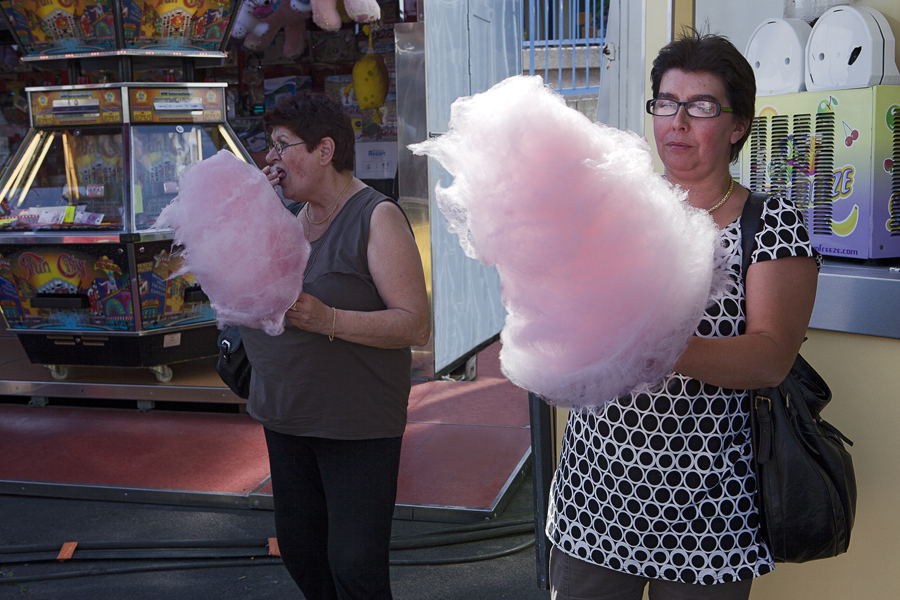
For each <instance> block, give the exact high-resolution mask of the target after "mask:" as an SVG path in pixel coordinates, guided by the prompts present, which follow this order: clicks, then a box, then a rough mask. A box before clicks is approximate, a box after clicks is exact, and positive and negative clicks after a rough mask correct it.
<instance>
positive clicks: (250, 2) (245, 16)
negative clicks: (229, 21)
mask: <svg viewBox="0 0 900 600" xmlns="http://www.w3.org/2000/svg"><path fill="white" fill-rule="evenodd" d="M268 4H269V2H268V0H244V2H243V3H242V4H241V7H240V8H239V9H238V13H237V17H235V21H234V27H233V28H232V29H231V37H233V38H234V39H236V40H242V39H244V38H245V37H247V36H248V35H249V34H251V33H252V34H254V35H264V34H265V33H266V31H268V30H269V24H268V23H263V22H262V21H260V19H259V17H257V16H256V14H255V13H256V11H257V9H260V8H262V7H265V6H268Z"/></svg>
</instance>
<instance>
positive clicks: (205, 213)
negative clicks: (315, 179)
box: [156, 150, 310, 335]
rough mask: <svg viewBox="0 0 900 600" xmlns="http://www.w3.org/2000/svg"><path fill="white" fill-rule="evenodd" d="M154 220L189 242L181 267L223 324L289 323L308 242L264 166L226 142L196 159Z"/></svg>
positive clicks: (268, 327)
mask: <svg viewBox="0 0 900 600" xmlns="http://www.w3.org/2000/svg"><path fill="white" fill-rule="evenodd" d="M156 228H157V229H174V230H175V243H176V244H180V245H183V246H184V251H183V252H182V254H181V256H182V259H183V261H182V265H181V268H180V269H179V270H178V271H177V273H176V274H181V273H192V274H193V275H194V277H196V278H197V281H198V282H199V283H200V286H201V287H202V288H203V291H204V292H205V293H206V295H207V296H208V297H209V301H210V306H211V307H212V308H213V310H214V311H215V312H216V322H217V324H218V326H219V328H224V327H225V326H227V325H245V326H247V327H253V328H256V329H262V330H263V331H265V332H266V333H268V334H269V335H278V334H280V333H281V332H282V331H284V314H285V312H286V311H287V310H288V308H290V307H291V305H292V304H293V303H294V301H295V300H296V299H297V297H298V296H299V295H300V292H301V291H302V289H303V271H304V269H305V268H306V262H307V260H308V259H309V251H310V247H309V242H308V241H307V240H306V237H305V235H304V232H303V225H302V224H301V223H300V221H299V220H297V219H296V218H295V217H294V216H293V215H292V214H291V213H290V211H288V210H285V208H284V205H283V204H282V203H281V200H280V199H279V198H278V195H277V194H276V193H275V190H273V189H272V186H271V184H269V182H268V180H267V179H266V176H265V175H263V174H262V172H261V171H260V170H259V169H257V168H256V167H255V166H253V165H249V164H247V163H245V162H244V161H242V160H240V159H239V158H237V157H236V156H234V154H232V153H231V152H229V151H228V150H221V151H219V153H218V154H216V155H215V156H212V157H210V158H208V159H206V160H204V161H201V162H198V163H194V164H193V165H191V166H190V167H189V168H188V169H187V170H186V171H185V172H184V175H182V177H181V179H180V181H179V192H178V195H177V196H176V197H175V198H174V199H173V200H172V202H171V203H170V204H169V205H168V206H167V207H166V208H164V209H163V211H162V212H161V213H160V215H159V219H158V220H157V225H156Z"/></svg>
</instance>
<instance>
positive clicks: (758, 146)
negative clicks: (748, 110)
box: [750, 117, 769, 193]
mask: <svg viewBox="0 0 900 600" xmlns="http://www.w3.org/2000/svg"><path fill="white" fill-rule="evenodd" d="M768 122H769V121H768V119H766V118H765V117H756V118H755V119H753V125H752V129H751V131H750V189H751V190H753V191H754V192H762V193H767V192H768V191H769V190H768V188H767V187H766V163H767V162H768V157H767V156H766V154H767V153H766V148H767V147H768V145H769V144H768V142H769V130H768Z"/></svg>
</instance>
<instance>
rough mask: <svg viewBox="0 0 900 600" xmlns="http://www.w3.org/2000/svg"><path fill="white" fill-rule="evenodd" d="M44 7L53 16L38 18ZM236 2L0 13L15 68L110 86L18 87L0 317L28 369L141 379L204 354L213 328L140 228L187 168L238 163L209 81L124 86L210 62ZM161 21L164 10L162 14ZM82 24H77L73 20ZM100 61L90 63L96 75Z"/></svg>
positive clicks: (5, 184)
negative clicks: (72, 369)
mask: <svg viewBox="0 0 900 600" xmlns="http://www.w3.org/2000/svg"><path fill="white" fill-rule="evenodd" d="M51 5H52V10H51ZM236 6H237V3H236V2H235V3H231V4H227V3H226V4H221V3H219V2H217V1H215V0H201V1H200V2H195V3H191V2H180V1H176V2H171V3H170V2H165V3H155V2H150V1H147V2H144V3H141V2H132V1H130V0H126V1H120V0H98V1H96V2H82V3H71V4H67V3H63V2H59V3H57V2H49V3H48V2H47V1H46V0H11V1H3V2H0V9H2V12H3V13H4V16H5V17H6V18H7V19H8V21H9V22H10V24H11V26H12V27H11V28H12V29H13V31H14V32H15V35H16V36H17V38H18V41H19V42H20V43H21V47H22V49H23V51H24V52H25V57H24V58H23V60H33V61H36V62H37V63H38V64H40V65H41V66H43V65H44V64H47V65H50V64H58V63H59V60H60V59H62V60H64V61H65V62H66V64H67V66H68V68H69V72H70V74H71V75H70V79H72V78H76V79H78V80H80V81H85V79H84V78H83V77H82V76H81V75H80V72H81V71H80V69H81V68H83V67H84V66H85V65H91V64H96V65H98V66H99V67H100V68H103V67H111V69H110V71H113V72H115V71H116V70H117V71H118V74H119V76H120V78H121V79H122V81H123V83H103V84H81V85H68V86H57V87H39V88H29V89H28V90H27V93H28V103H29V112H30V120H31V130H30V131H29V133H28V135H27V137H26V139H25V140H24V141H23V143H22V145H21V147H20V149H19V151H18V153H17V155H16V156H15V157H14V159H13V163H11V167H10V168H9V169H7V171H6V173H5V174H4V177H3V179H2V180H0V308H2V312H3V316H4V318H5V321H6V324H7V329H8V330H9V331H10V332H13V333H15V334H16V336H17V337H18V338H19V340H20V342H21V343H22V346H23V348H24V349H25V352H26V354H27V355H28V358H29V360H30V361H31V362H33V363H36V364H43V365H46V366H48V367H49V368H50V370H51V373H52V375H53V377H54V378H56V379H65V378H66V377H67V375H68V367H69V366H72V365H92V366H109V367H144V368H150V370H151V371H153V372H154V373H155V375H156V377H157V379H158V380H159V381H162V382H166V381H169V380H171V378H172V370H171V368H170V367H169V365H170V364H171V363H176V362H180V361H186V360H191V359H196V358H201V357H205V356H213V355H214V354H215V353H216V343H215V342H216V337H217V335H218V330H217V329H216V326H215V315H214V313H213V311H212V310H211V308H210V306H209V302H208V299H207V298H206V296H205V294H203V291H202V289H200V287H199V285H198V284H197V282H196V280H195V279H194V278H193V277H192V276H191V275H189V274H188V275H184V276H180V277H174V278H172V277H170V274H171V273H172V272H173V271H174V270H176V269H177V257H175V256H173V248H172V232H170V231H154V230H153V227H154V224H155V222H156V219H157V217H158V215H159V213H160V211H161V210H162V208H163V207H165V206H166V205H167V204H168V203H169V202H170V201H171V200H172V199H173V198H174V197H175V196H176V195H177V193H178V179H179V177H180V175H181V173H182V172H183V171H184V169H185V168H187V167H188V166H189V165H190V164H191V163H192V162H194V161H198V160H203V159H204V158H207V157H209V156H212V155H213V154H215V153H216V152H218V151H219V150H221V149H223V148H227V149H229V150H230V151H231V152H233V153H234V154H235V155H237V156H238V157H240V158H242V159H243V160H246V161H248V162H249V161H250V157H249V155H248V154H247V153H246V151H245V150H244V149H243V148H242V146H241V144H240V143H239V142H238V141H237V137H236V136H235V134H234V133H233V131H232V130H231V129H230V127H229V126H228V124H227V122H226V106H225V91H226V90H225V87H226V86H225V84H224V83H175V82H173V81H163V82H140V83H129V82H127V81H128V80H129V79H131V75H132V73H133V71H132V69H133V68H134V69H137V68H139V67H140V66H141V65H144V66H146V65H153V64H157V65H159V66H164V67H168V66H170V65H173V64H174V65H179V66H180V67H181V69H182V71H183V73H184V78H185V79H186V80H189V79H190V78H191V76H192V72H193V71H192V67H193V64H194V63H195V62H196V61H198V60H210V59H211V60H221V59H222V58H223V57H224V56H225V53H224V52H223V51H222V50H223V48H224V44H225V42H226V41H227V33H228V24H229V20H230V16H231V13H232V12H233V10H234V9H235V8H236ZM164 9H165V10H164ZM79 11H83V12H79ZM104 61H105V62H104Z"/></svg>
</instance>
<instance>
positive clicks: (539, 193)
mask: <svg viewBox="0 0 900 600" xmlns="http://www.w3.org/2000/svg"><path fill="white" fill-rule="evenodd" d="M410 148H411V149H412V151H413V152H414V153H415V154H427V155H429V156H431V157H432V158H435V159H437V160H438V161H440V163H441V164H442V165H443V166H444V168H446V169H447V171H448V172H449V173H450V174H451V175H453V176H454V181H453V184H452V185H451V186H450V187H448V188H441V187H440V186H438V187H437V189H436V192H435V193H436V196H437V200H438V206H439V207H440V208H441V211H442V212H443V213H444V216H445V217H446V219H447V221H448V223H447V226H448V228H449V230H450V231H451V232H453V233H456V234H457V235H458V236H459V239H460V244H461V245H462V246H463V248H464V249H465V251H466V253H467V254H468V255H469V256H471V257H473V258H477V259H478V260H480V261H481V262H482V263H484V264H487V265H496V267H497V271H498V273H499V275H500V282H501V286H502V300H503V304H504V306H505V308H506V310H507V317H506V323H505V326H504V328H503V331H502V333H501V340H502V341H503V348H502V351H501V354H500V359H501V366H502V368H503V372H504V373H505V374H506V375H507V377H509V379H510V380H511V381H512V382H513V383H515V384H516V385H519V386H520V387H523V388H525V389H527V390H530V391H533V392H535V393H537V394H538V395H540V396H542V397H543V398H545V399H546V400H548V401H551V402H553V403H556V404H561V405H573V406H585V405H602V404H604V403H605V402H607V401H608V400H610V399H612V398H615V397H617V396H619V395H621V394H623V393H625V392H628V391H630V390H632V389H634V388H635V387H637V386H639V385H640V384H644V383H647V384H652V383H654V382H656V381H659V380H660V379H662V378H663V377H664V376H665V375H666V374H667V373H668V372H670V371H671V369H672V366H673V365H674V363H675V360H676V358H677V357H678V355H679V354H680V353H681V352H682V351H683V349H684V348H685V347H686V345H687V343H688V341H689V340H690V338H691V336H692V334H693V332H694V329H695V328H696V326H697V324H698V323H699V321H700V318H701V316H702V314H703V311H704V309H705V307H706V305H707V302H708V299H709V295H710V290H711V288H712V287H714V286H713V273H714V254H715V251H714V250H715V248H716V246H717V239H718V229H717V227H716V225H715V223H714V222H713V221H712V219H711V218H710V217H709V215H708V214H707V213H706V212H705V211H699V210H697V209H695V208H693V207H691V206H690V205H688V204H687V202H686V201H685V197H686V196H685V194H684V193H683V192H682V191H681V190H679V189H676V188H674V187H673V186H672V185H670V184H669V183H667V182H666V181H665V180H664V179H663V178H662V177H660V176H659V175H658V174H656V173H655V172H654V170H653V166H652V162H651V157H650V150H649V147H648V146H647V143H646V142H645V141H644V140H641V139H640V138H639V137H638V136H637V135H635V134H633V133H631V132H624V131H620V130H617V129H614V128H610V127H606V126H603V125H599V124H593V123H591V122H590V120H589V119H587V117H585V116H584V115H582V114H581V113H579V112H577V111H575V110H572V109H570V108H568V107H567V106H566V104H565V101H564V99H563V98H562V97H561V96H559V95H558V94H556V93H554V92H552V91H550V90H549V89H547V88H545V87H544V85H543V83H542V81H541V79H540V78H539V77H512V78H510V79H507V80H506V81H503V82H501V83H499V84H498V85H496V86H494V87H493V88H492V89H490V90H489V91H487V92H485V93H482V94H477V95H475V96H472V97H468V98H461V99H459V100H457V101H456V102H454V104H453V106H452V108H451V117H450V127H449V130H448V132H447V133H446V134H444V135H442V136H440V137H439V138H435V139H433V140H429V141H426V142H423V143H420V144H416V145H413V146H411V147H410Z"/></svg>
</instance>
